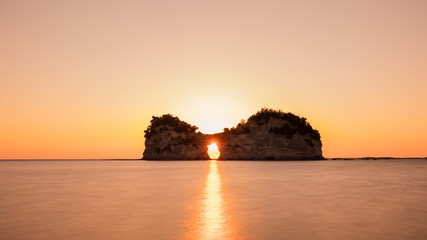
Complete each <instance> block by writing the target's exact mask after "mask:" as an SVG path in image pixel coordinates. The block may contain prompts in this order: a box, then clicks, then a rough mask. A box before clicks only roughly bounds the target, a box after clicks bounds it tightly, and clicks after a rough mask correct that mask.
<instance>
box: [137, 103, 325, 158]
mask: <svg viewBox="0 0 427 240" xmlns="http://www.w3.org/2000/svg"><path fill="white" fill-rule="evenodd" d="M145 138H146V141H145V151H144V157H143V159H150V160H180V159H184V160H196V159H200V160H203V159H209V155H208V154H207V145H208V144H210V143H212V142H215V143H216V144H217V145H218V149H219V151H220V152H221V155H220V157H219V159H221V160H303V159H305V160H316V159H323V156H322V142H321V140H320V134H319V132H318V131H317V130H314V129H313V128H312V127H311V125H310V124H309V123H308V122H307V121H306V119H305V118H301V117H298V116H296V115H294V114H292V113H284V112H282V111H276V110H272V109H267V108H263V109H261V110H260V111H259V112H257V113H256V114H254V115H252V116H251V117H249V119H248V120H247V121H242V122H240V123H239V124H238V125H237V126H236V127H233V128H231V129H228V128H225V129H224V132H222V133H217V134H211V135H207V134H202V133H200V132H197V127H195V126H192V125H190V124H188V123H185V122H183V121H181V120H179V118H177V117H174V116H172V115H163V116H161V117H153V119H152V120H151V125H150V126H149V127H148V128H147V130H146V131H145Z"/></svg>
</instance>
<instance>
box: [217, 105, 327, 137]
mask: <svg viewBox="0 0 427 240" xmlns="http://www.w3.org/2000/svg"><path fill="white" fill-rule="evenodd" d="M270 119H282V120H285V121H286V122H287V123H286V124H284V125H283V126H281V127H273V128H270V129H269V132H271V133H274V134H277V135H285V136H286V137H287V138H289V139H290V138H292V136H293V135H295V134H297V133H298V134H301V135H307V134H308V135H309V136H310V137H311V138H312V139H314V140H317V141H320V134H319V132H318V131H317V130H315V129H313V127H312V126H311V125H310V123H309V122H307V119H306V118H304V117H299V116H297V115H294V114H293V113H285V112H283V111H281V110H274V109H271V108H262V109H261V110H260V111H258V112H257V113H255V114H253V115H252V116H250V117H249V118H248V120H247V121H244V120H242V121H241V122H240V123H239V124H237V126H235V127H232V128H230V129H229V128H224V132H225V133H231V134H247V133H250V129H249V128H248V124H251V123H253V122H254V123H256V124H257V125H263V124H266V123H267V122H268V121H269V120H270ZM310 145H311V144H310Z"/></svg>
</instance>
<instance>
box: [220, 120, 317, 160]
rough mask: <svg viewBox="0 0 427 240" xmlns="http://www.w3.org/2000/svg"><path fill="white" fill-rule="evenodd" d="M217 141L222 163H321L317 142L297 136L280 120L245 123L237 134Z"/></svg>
mask: <svg viewBox="0 0 427 240" xmlns="http://www.w3.org/2000/svg"><path fill="white" fill-rule="evenodd" d="M301 132H302V131H301ZM218 138H219V139H220V140H219V141H218V142H219V145H218V149H219V150H220V152H221V156H220V159H224V160H232V159H236V160H237V159H239V160H301V159H312V160H314V159H323V157H322V143H321V142H320V138H318V137H317V135H315V134H310V133H299V132H298V130H297V128H296V127H295V126H293V125H292V124H290V123H289V122H288V121H286V120H284V119H278V118H271V119H269V120H267V121H266V122H264V123H262V124H257V123H256V122H254V121H249V122H248V123H246V124H244V127H243V128H242V130H241V131H240V133H232V132H231V131H227V132H225V133H222V134H220V135H218Z"/></svg>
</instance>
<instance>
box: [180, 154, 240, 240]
mask: <svg viewBox="0 0 427 240" xmlns="http://www.w3.org/2000/svg"><path fill="white" fill-rule="evenodd" d="M208 167H209V170H208V173H207V175H206V178H205V183H204V186H203V190H202V193H201V195H200V198H199V199H198V201H197V204H196V206H195V208H194V209H195V215H194V217H193V219H192V221H190V226H189V232H188V233H187V236H186V237H185V239H202V240H214V239H215V240H217V239H228V240H237V239H244V238H243V237H242V236H241V235H239V234H238V231H237V229H236V225H235V224H234V223H233V222H232V218H231V216H230V213H229V211H227V207H226V201H225V197H224V192H223V185H222V178H221V175H220V173H219V171H218V162H217V161H216V160H211V161H209V166H208Z"/></svg>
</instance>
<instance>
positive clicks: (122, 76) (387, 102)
mask: <svg viewBox="0 0 427 240" xmlns="http://www.w3.org/2000/svg"><path fill="white" fill-rule="evenodd" d="M426 13H427V1H403V0H402V1H375V0H370V1H363V0H361V1H268V0H267V1H265V0H264V1H230V0H228V1H225V0H217V1H192V0H190V1H161V0H156V1H89V0H88V1H29V0H28V1H25V0H23V1H6V0H3V1H1V2H0V52H1V54H0V116H1V124H0V159H9V158H140V157H142V152H143V150H144V137H143V131H144V129H145V128H146V127H147V126H148V124H149V121H150V119H151V116H152V115H161V114H164V113H171V114H174V115H176V116H178V117H180V118H181V119H182V120H184V121H187V122H189V123H191V124H193V125H196V126H198V127H199V128H200V130H201V131H202V132H205V133H210V132H218V131H221V130H222V129H223V128H224V127H231V126H233V125H236V124H237V123H238V122H239V121H240V120H241V119H247V118H248V117H249V116H250V115H251V114H253V113H255V112H256V111H258V110H259V109H260V108H261V107H270V108H275V109H281V110H283V111H285V112H293V113H295V114H297V115H300V116H303V117H306V118H307V119H308V121H309V122H310V123H311V124H312V126H313V127H314V128H315V129H318V130H319V132H320V134H321V136H322V142H323V152H324V156H325V157H364V156H394V157H427V140H426V136H427V124H426V123H427V107H426V105H427V104H426V103H427V94H426V90H427V44H426V43H427V14H426Z"/></svg>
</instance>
